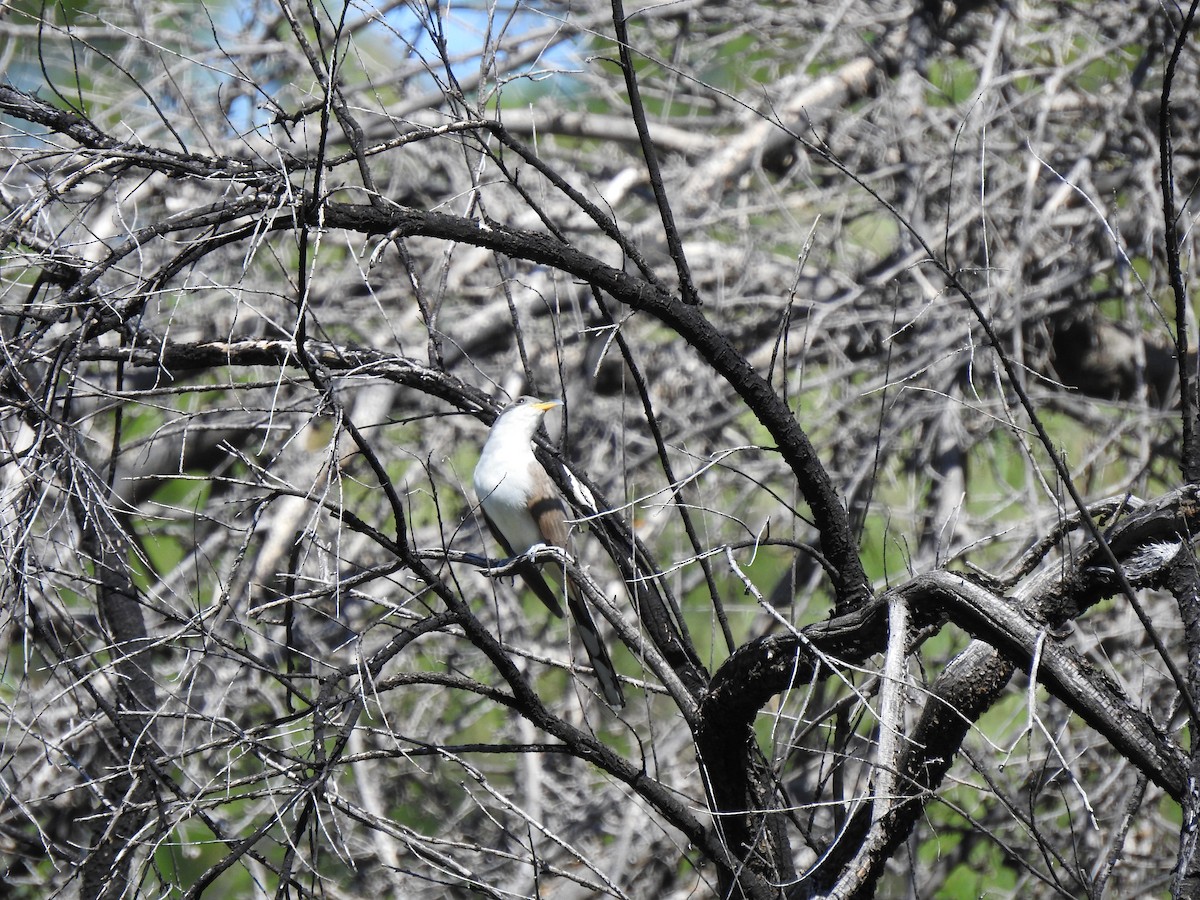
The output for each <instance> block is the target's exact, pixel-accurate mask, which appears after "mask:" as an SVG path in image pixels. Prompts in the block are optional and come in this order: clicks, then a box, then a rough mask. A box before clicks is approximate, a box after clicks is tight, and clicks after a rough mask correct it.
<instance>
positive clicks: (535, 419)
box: [492, 397, 562, 438]
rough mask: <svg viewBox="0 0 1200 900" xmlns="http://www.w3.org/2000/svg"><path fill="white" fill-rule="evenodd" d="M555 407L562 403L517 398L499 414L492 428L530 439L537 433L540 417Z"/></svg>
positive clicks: (535, 398)
mask: <svg viewBox="0 0 1200 900" xmlns="http://www.w3.org/2000/svg"><path fill="white" fill-rule="evenodd" d="M556 406H562V401H561V400H539V399H538V398H537V397H518V398H517V399H516V400H514V401H513V402H512V403H510V404H509V405H508V406H506V407H505V408H504V411H503V412H501V413H500V417H499V418H498V419H496V424H495V425H493V426H492V428H493V429H497V428H503V429H505V430H508V429H512V430H513V431H520V432H522V433H524V434H526V435H527V436H528V437H531V438H532V437H533V433H534V432H535V431H537V427H538V425H540V424H541V421H542V417H543V416H545V415H546V412H547V411H548V410H551V409H554V407H556Z"/></svg>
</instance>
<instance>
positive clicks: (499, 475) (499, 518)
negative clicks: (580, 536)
mask: <svg viewBox="0 0 1200 900" xmlns="http://www.w3.org/2000/svg"><path fill="white" fill-rule="evenodd" d="M561 405H562V404H561V401H559V400H539V399H538V398H537V397H520V398H518V399H517V400H516V401H514V402H513V403H511V404H509V405H508V406H507V407H505V409H504V410H503V411H502V412H501V413H500V415H499V417H497V419H496V421H495V423H494V424H493V425H492V430H491V431H490V432H489V433H488V437H487V441H486V442H485V443H484V445H483V450H482V451H481V452H480V454H479V462H478V464H477V465H476V466H475V475H474V482H475V495H476V496H477V497H478V498H479V508H480V510H481V511H482V513H483V520H484V521H485V522H486V523H487V526H488V529H489V530H490V531H491V533H492V536H493V537H494V538H495V539H496V542H497V543H498V544H499V545H500V546H501V548H503V550H504V552H505V553H507V554H508V556H509V557H516V556H521V555H523V554H525V553H528V552H529V550H530V549H531V548H533V547H536V546H537V545H539V544H546V545H554V546H556V547H562V548H563V549H566V547H567V534H568V529H567V504H566V503H565V502H564V500H563V498H562V495H561V494H559V492H558V488H556V487H555V485H554V482H553V481H552V480H551V478H550V475H549V474H548V473H547V472H546V470H545V468H544V467H543V466H542V464H541V463H540V462H538V461H537V457H535V456H534V455H533V436H534V433H535V432H536V431H537V429H538V426H539V425H540V424H541V423H542V418H543V417H544V416H545V415H546V412H547V410H551V409H554V408H555V407H556V406H561ZM548 568H550V569H551V570H552V571H553V570H554V569H555V568H556V569H557V572H558V576H559V577H560V578H561V579H562V580H565V582H566V587H567V591H566V596H567V606H568V608H569V609H570V611H571V616H572V618H573V619H574V621H575V627H576V630H577V631H578V633H579V639H580V641H581V642H582V643H583V649H584V650H585V651H586V652H587V655H588V659H589V660H590V661H591V664H592V669H593V670H594V671H595V673H596V678H597V680H598V681H599V682H600V690H601V693H602V694H603V695H604V699H605V701H606V702H607V703H608V704H609V706H612V707H614V708H618V709H619V708H620V707H622V706H624V705H625V695H624V694H623V693H622V691H621V684H620V682H619V681H618V680H617V673H616V670H615V669H614V668H613V664H612V659H611V658H610V657H609V655H608V650H607V648H606V647H605V646H604V641H603V639H602V638H601V637H600V631H599V629H598V628H597V627H596V621H595V619H593V618H592V613H591V610H590V609H589V608H588V606H587V603H586V602H585V601H584V598H583V594H582V593H581V592H580V590H579V586H578V585H576V584H575V582H574V580H572V579H571V578H570V577H569V576H568V575H567V574H566V573H565V572H564V571H563V569H562V567H554V566H551V567H548ZM514 571H515V572H516V573H517V574H518V575H520V576H521V579H522V580H523V581H524V582H525V584H526V585H528V586H529V588H530V590H532V591H533V593H534V594H535V595H537V597H538V599H539V600H541V601H542V602H543V603H544V604H546V606H547V608H549V610H550V611H551V612H552V613H554V615H556V616H558V617H559V618H562V615H563V609H562V605H561V604H560V603H559V601H558V596H556V594H555V592H554V590H553V589H552V588H551V587H550V585H549V584H548V583H547V582H546V579H545V577H544V576H543V572H542V570H541V569H539V567H538V566H536V565H534V564H533V563H532V562H522V563H520V564H519V565H517V566H516V568H515V569H514Z"/></svg>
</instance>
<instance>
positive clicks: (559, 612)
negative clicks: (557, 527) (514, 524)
mask: <svg viewBox="0 0 1200 900" xmlns="http://www.w3.org/2000/svg"><path fill="white" fill-rule="evenodd" d="M560 503H561V501H560ZM479 511H480V512H481V513H483V521H485V522H487V527H488V531H490V532H491V533H492V537H494V538H495V539H496V543H497V544H499V545H500V548H501V549H502V550H503V551H504V552H505V553H506V554H507V555H508V556H509V557H510V558H511V557H513V556H515V555H516V554H514V553H513V549H512V547H510V546H509V545H508V541H506V540H505V539H504V535H502V534H501V533H500V529H499V528H497V527H496V525H495V523H494V522H492V520H491V519H490V518H489V517H488V514H487V512H486V511H484V509H483V507H482V506H481V507H480V508H479ZM564 528H565V524H564ZM513 572H514V573H516V574H517V575H520V576H521V580H522V581H524V582H525V584H527V585H528V586H529V589H530V590H531V591H533V592H534V594H536V595H537V598H538V599H539V600H541V601H542V602H543V603H545V604H546V607H547V608H548V609H549V610H550V612H552V613H554V614H555V615H556V616H558V617H559V618H560V619H561V618H562V617H563V608H562V604H561V603H559V602H558V598H557V597H556V596H554V591H553V590H551V589H550V585H548V584H546V579H545V578H543V577H542V573H541V572H539V571H538V569H537V566H535V565H533V564H532V563H527V562H523V563H521V564H520V565H518V566H516V567H514V568H513Z"/></svg>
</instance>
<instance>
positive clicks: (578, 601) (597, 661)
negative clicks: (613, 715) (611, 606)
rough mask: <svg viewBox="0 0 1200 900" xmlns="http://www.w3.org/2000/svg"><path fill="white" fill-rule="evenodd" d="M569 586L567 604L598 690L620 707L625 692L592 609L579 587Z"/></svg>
mask: <svg viewBox="0 0 1200 900" xmlns="http://www.w3.org/2000/svg"><path fill="white" fill-rule="evenodd" d="M570 588H571V589H570V590H568V591H567V606H568V607H570V610H571V617H572V618H573V619H574V620H575V628H576V630H577V631H578V632H579V640H580V641H582V642H583V649H584V650H585V651H587V655H588V660H589V661H590V662H591V664H592V668H593V669H594V670H595V672H596V680H597V681H599V682H600V692H601V693H602V694H604V699H605V701H607V703H608V705H609V706H611V707H613V708H615V709H620V708H621V707H622V706H624V705H625V694H624V693H622V691H621V682H620V681H618V680H617V670H616V669H614V668H613V664H612V659H611V658H610V657H609V655H608V648H607V647H605V646H604V639H603V638H602V637H601V636H600V630H599V629H598V628H597V627H596V620H595V619H593V618H592V611H591V610H590V609H589V608H588V605H587V603H586V602H584V599H583V597H581V596H580V594H579V589H578V588H576V587H575V585H574V584H571V585H570Z"/></svg>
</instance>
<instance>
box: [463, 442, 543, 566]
mask: <svg viewBox="0 0 1200 900" xmlns="http://www.w3.org/2000/svg"><path fill="white" fill-rule="evenodd" d="M495 437H496V436H495V435H493V436H492V438H489V439H488V441H487V443H485V444H484V445H483V452H482V453H481V454H480V455H479V464H478V465H477V466H476V467H475V496H477V497H478V498H479V502H480V504H481V505H482V506H483V510H484V512H486V513H487V515H488V518H489V519H491V520H492V524H493V525H495V526H496V528H497V530H498V531H499V532H500V533H501V534H502V535H504V539H505V540H506V541H508V545H509V547H511V548H512V552H513V553H518V554H519V553H524V552H525V551H526V550H528V549H529V548H530V547H532V546H533V545H534V544H540V543H543V538H542V534H541V532H540V531H538V528H537V525H536V524H535V522H534V521H533V517H532V516H530V515H529V497H530V495H531V494H532V493H533V487H534V479H533V473H532V472H531V470H530V464H529V460H530V459H531V458H532V456H531V453H530V450H529V441H528V438H524V437H522V438H521V440H522V441H523V442H524V446H523V447H521V446H516V447H514V446H512V442H511V441H508V440H499V441H497V440H495Z"/></svg>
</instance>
